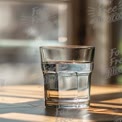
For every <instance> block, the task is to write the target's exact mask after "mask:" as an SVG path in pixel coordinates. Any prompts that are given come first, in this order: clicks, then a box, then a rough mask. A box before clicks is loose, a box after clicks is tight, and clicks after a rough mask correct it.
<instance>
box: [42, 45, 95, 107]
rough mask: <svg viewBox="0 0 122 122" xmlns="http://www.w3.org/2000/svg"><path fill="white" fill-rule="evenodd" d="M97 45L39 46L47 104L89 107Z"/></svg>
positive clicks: (51, 105)
mask: <svg viewBox="0 0 122 122" xmlns="http://www.w3.org/2000/svg"><path fill="white" fill-rule="evenodd" d="M94 53H95V47H92V46H62V47H58V46H57V47H52V46H45V47H40V54H41V66H42V71H43V76H44V91H45V106H46V107H53V108H87V107H88V106H89V104H90V84H91V74H92V70H93V65H94V63H93V60H94Z"/></svg>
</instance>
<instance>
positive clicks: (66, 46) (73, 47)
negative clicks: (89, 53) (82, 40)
mask: <svg viewBox="0 0 122 122" xmlns="http://www.w3.org/2000/svg"><path fill="white" fill-rule="evenodd" d="M39 48H40V49H41V48H43V49H58V48H60V49H94V48H95V46H85V45H64V46H62V45H61V46H40V47H39Z"/></svg>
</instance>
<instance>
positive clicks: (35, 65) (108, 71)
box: [0, 0, 122, 86]
mask: <svg viewBox="0 0 122 122" xmlns="http://www.w3.org/2000/svg"><path fill="white" fill-rule="evenodd" d="M121 22H122V2H121V0H102V1H101V0H36V1H35V0H0V85H1V86H5V85H21V84H22V85H23V84H43V77H42V72H41V66H40V54H39V47H40V46H46V45H50V46H51V45H52V46H56V45H59V46H60V45H92V46H95V47H96V53H95V66H94V72H93V76H92V84H94V85H106V84H122V76H121V73H122V66H121V65H122V56H121V55H122V43H121V41H122V36H121V33H122V29H121V28H122V23H121Z"/></svg>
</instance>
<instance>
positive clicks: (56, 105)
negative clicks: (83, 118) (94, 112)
mask: <svg viewBox="0 0 122 122" xmlns="http://www.w3.org/2000/svg"><path fill="white" fill-rule="evenodd" d="M89 106H90V101H84V102H79V103H59V102H58V103H56V102H55V103H54V102H51V101H46V103H45V107H46V108H66V109H81V108H84V109H85V108H89Z"/></svg>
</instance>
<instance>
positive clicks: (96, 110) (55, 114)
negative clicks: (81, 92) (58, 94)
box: [0, 85, 122, 122]
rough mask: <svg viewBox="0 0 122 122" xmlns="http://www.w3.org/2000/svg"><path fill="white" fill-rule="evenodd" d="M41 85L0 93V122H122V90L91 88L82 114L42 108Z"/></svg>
mask: <svg viewBox="0 0 122 122" xmlns="http://www.w3.org/2000/svg"><path fill="white" fill-rule="evenodd" d="M43 94H44V91H43V86H41V85H30V86H29V85H25V86H6V87H3V88H1V89H0V122H97V121H99V122H104V121H106V122H108V121H111V122H112V121H113V122H122V87H120V86H92V88H91V105H90V108H89V109H84V110H59V109H57V110H52V109H45V107H44V95H43Z"/></svg>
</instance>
